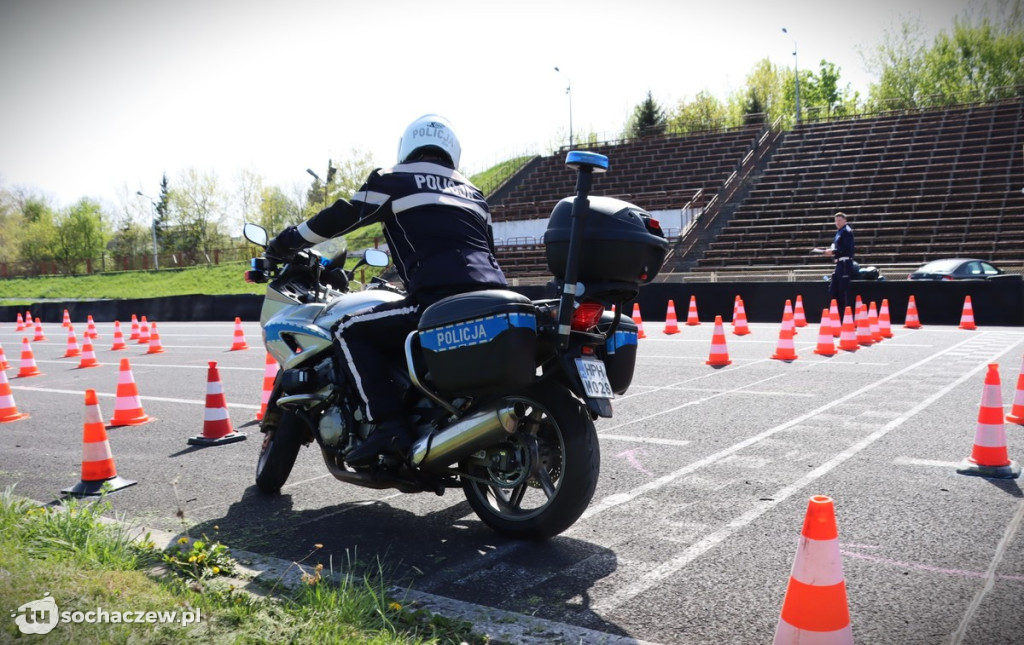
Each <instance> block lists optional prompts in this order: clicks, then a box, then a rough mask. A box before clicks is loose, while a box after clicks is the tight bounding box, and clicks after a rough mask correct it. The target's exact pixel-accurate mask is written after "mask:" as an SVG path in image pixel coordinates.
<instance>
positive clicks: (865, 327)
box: [854, 303, 875, 347]
mask: <svg viewBox="0 0 1024 645" xmlns="http://www.w3.org/2000/svg"><path fill="white" fill-rule="evenodd" d="M854 321H855V322H856V324H857V344H858V345H860V346H861V347H870V346H871V345H874V344H875V339H874V338H873V337H872V336H871V324H870V323H869V322H868V309H867V307H865V306H864V304H863V303H861V305H860V306H859V307H858V308H857V315H856V317H855V318H854Z"/></svg>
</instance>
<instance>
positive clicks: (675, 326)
mask: <svg viewBox="0 0 1024 645" xmlns="http://www.w3.org/2000/svg"><path fill="white" fill-rule="evenodd" d="M662 331H663V332H664V333H666V334H678V333H679V320H678V319H676V303H675V302H673V301H672V300H669V301H668V310H666V311H665V328H664V329H663V330H662Z"/></svg>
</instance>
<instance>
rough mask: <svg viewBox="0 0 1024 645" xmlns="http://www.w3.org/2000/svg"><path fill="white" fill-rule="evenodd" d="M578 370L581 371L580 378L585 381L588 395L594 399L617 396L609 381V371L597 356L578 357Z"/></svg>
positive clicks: (584, 384)
mask: <svg viewBox="0 0 1024 645" xmlns="http://www.w3.org/2000/svg"><path fill="white" fill-rule="evenodd" d="M576 371H578V372H579V373H580V380H581V381H583V389H584V390H585V391H586V393H587V396H588V397H590V398H592V399H611V398H614V397H615V393H614V392H612V386H611V383H609V382H608V372H606V371H605V368H604V363H603V362H601V361H599V360H597V359H595V358H577V359H576Z"/></svg>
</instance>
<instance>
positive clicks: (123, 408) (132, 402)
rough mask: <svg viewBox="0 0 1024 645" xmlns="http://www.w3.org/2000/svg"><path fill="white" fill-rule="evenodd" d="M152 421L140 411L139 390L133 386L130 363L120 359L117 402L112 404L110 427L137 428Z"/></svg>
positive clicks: (133, 379) (125, 359) (133, 378)
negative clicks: (112, 411) (112, 412)
mask: <svg viewBox="0 0 1024 645" xmlns="http://www.w3.org/2000/svg"><path fill="white" fill-rule="evenodd" d="M152 420H153V419H152V418H151V417H149V416H147V415H146V413H145V411H143V409H142V401H140V400H139V389H138V387H136V385H135V377H134V376H132V366H131V363H129V362H128V359H127V358H122V359H121V367H120V370H119V371H118V374H117V401H116V402H115V403H114V416H113V418H112V419H111V420H110V425H111V426H114V427H117V426H138V425H142V424H143V423H146V422H148V421H152Z"/></svg>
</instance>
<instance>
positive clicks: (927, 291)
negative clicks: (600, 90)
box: [0, 279, 1024, 326]
mask: <svg viewBox="0 0 1024 645" xmlns="http://www.w3.org/2000/svg"><path fill="white" fill-rule="evenodd" d="M514 290H515V291H518V292H520V293H522V294H524V295H526V296H527V297H530V298H543V297H553V296H552V295H551V293H552V292H551V291H550V290H549V289H547V288H545V287H517V288H515V289H514ZM852 293H853V294H854V295H860V296H861V299H862V300H863V301H864V303H865V304H868V303H870V302H871V301H874V302H875V303H877V305H878V307H881V304H882V299H888V301H889V315H890V317H891V319H892V322H893V324H903V321H904V317H905V316H906V313H907V302H908V300H909V299H910V296H911V295H913V296H914V301H915V303H916V305H917V311H918V317H919V318H920V320H921V324H922V325H957V324H959V322H960V315H961V314H962V313H963V305H964V300H965V298H966V297H967V296H970V297H971V305H972V309H973V311H974V320H975V322H976V323H977V324H978V325H979V326H984V325H993V326H1024V281H1021V280H1019V279H1016V280H1006V281H993V282H972V281H959V282H908V281H888V280H886V281H882V282H854V283H853V289H852ZM737 295H738V296H740V297H741V298H743V306H744V309H745V311H746V314H747V320H749V321H751V322H778V321H780V320H781V319H782V311H783V308H784V306H785V302H786V300H787V299H788V300H790V301H792V302H793V304H794V305H795V304H796V297H797V296H798V295H799V296H801V297H802V299H803V303H804V311H805V313H806V316H807V320H808V321H810V322H818V319H819V318H820V316H821V310H822V309H824V308H826V307H827V306H828V302H826V299H827V295H828V285H827V284H826V283H825V282H824V281H821V282H719V283H692V284H691V283H672V282H664V283H656V284H649V285H646V286H644V287H642V288H641V289H640V296H639V298H638V299H637V302H639V303H640V312H641V315H642V316H643V318H644V320H664V319H665V311H666V309H667V308H668V301H669V300H672V301H673V302H674V304H675V308H676V315H677V316H678V317H679V319H680V320H681V321H682V320H685V319H686V313H687V309H688V307H689V303H690V296H695V297H696V299H697V310H698V313H699V315H700V319H701V320H703V321H707V322H710V321H713V320H714V319H715V315H716V314H718V315H721V316H722V320H724V321H729V320H731V319H732V308H733V302H734V301H735V299H736V296H737ZM262 304H263V297H262V296H254V295H232V296H207V295H192V296H172V297H168V298H145V299H138V300H89V301H71V302H40V303H35V304H32V305H27V306H17V307H14V306H6V307H0V322H2V321H9V322H13V321H14V320H15V319H16V318H17V314H18V313H19V312H20V313H24V312H25V311H26V310H29V311H31V312H32V315H33V316H34V317H35V316H39V317H40V318H41V319H42V320H43V322H56V323H59V322H61V321H62V320H63V316H64V310H65V309H67V310H68V313H69V315H70V316H71V320H73V321H75V322H78V321H84V320H86V318H87V316H90V315H91V316H92V317H93V320H95V321H96V322H112V321H114V320H120V321H121V322H127V321H130V320H131V317H132V314H136V315H137V316H139V317H141V316H143V315H145V316H147V317H149V318H151V319H153V320H155V321H157V322H163V321H172V322H173V321H179V322H180V321H196V320H212V321H222V320H227V321H232V320H234V319H235V317H236V316H237V317H239V318H241V319H242V320H246V321H253V320H258V319H259V315H260V308H261V307H262ZM624 313H626V314H627V315H628V314H630V313H632V304H630V305H629V310H628V311H624ZM840 313H842V312H840Z"/></svg>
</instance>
